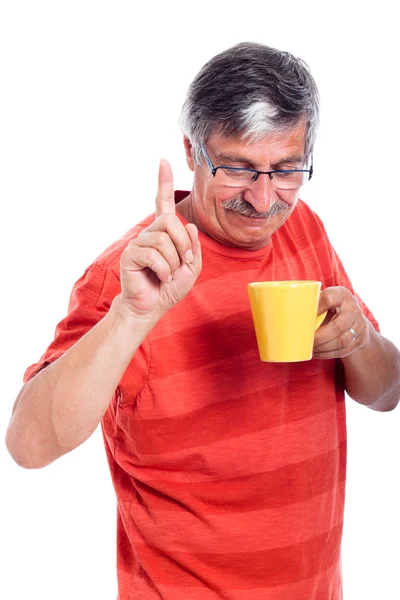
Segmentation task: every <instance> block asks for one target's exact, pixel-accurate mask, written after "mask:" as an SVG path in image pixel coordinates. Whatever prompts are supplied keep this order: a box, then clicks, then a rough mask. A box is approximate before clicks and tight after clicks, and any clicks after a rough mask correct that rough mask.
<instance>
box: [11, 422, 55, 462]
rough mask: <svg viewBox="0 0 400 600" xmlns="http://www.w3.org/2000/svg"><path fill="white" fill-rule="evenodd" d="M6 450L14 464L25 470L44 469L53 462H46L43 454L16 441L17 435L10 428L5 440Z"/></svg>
mask: <svg viewBox="0 0 400 600" xmlns="http://www.w3.org/2000/svg"><path fill="white" fill-rule="evenodd" d="M5 444H6V448H7V450H8V452H9V454H10V456H11V458H12V459H13V460H14V462H15V463H16V464H17V465H18V466H19V467H22V468H23V469H42V468H43V467H46V466H47V465H49V464H50V463H51V462H53V461H52V460H48V459H47V460H45V457H44V456H43V455H41V453H38V452H34V451H33V450H32V449H31V448H28V447H26V446H25V445H24V444H23V443H21V441H18V440H16V439H15V435H14V433H13V432H12V430H11V429H10V428H9V429H8V430H7V433H6V439H5Z"/></svg>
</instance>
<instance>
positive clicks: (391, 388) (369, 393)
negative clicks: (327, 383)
mask: <svg viewBox="0 0 400 600" xmlns="http://www.w3.org/2000/svg"><path fill="white" fill-rule="evenodd" d="M342 361H343V365H344V367H345V386H346V391H347V393H348V394H349V396H350V397H351V398H353V400H356V401H357V402H359V403H360V404H364V405H366V406H368V407H369V408H371V409H373V410H377V411H389V410H393V409H394V408H395V407H396V406H397V404H398V402H399V399H400V353H399V351H398V350H397V348H396V347H395V346H394V344H392V343H391V342H390V341H389V340H387V339H386V338H384V337H383V336H381V335H379V334H378V333H377V332H376V331H375V330H374V329H373V327H372V325H371V324H370V323H369V322H368V333H367V336H366V339H365V341H364V343H363V345H362V346H361V347H360V349H359V350H358V351H357V352H354V353H353V354H351V355H350V356H347V357H346V358H343V359H342Z"/></svg>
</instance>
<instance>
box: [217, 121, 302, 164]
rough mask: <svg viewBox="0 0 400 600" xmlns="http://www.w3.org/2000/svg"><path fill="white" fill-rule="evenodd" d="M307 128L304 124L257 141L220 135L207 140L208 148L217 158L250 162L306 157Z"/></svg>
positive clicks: (273, 133) (272, 133) (269, 134)
mask: <svg viewBox="0 0 400 600" xmlns="http://www.w3.org/2000/svg"><path fill="white" fill-rule="evenodd" d="M305 133H306V127H305V125H304V124H301V125H300V126H298V127H296V128H294V129H290V130H288V131H285V132H271V133H268V134H267V135H265V136H264V137H262V138H260V139H257V140H255V141H252V140H249V139H246V138H228V137H224V136H222V135H220V134H218V133H215V134H212V135H211V136H210V137H209V138H208V140H207V142H206V143H207V148H208V149H209V150H211V151H212V153H213V154H214V156H215V157H218V158H220V159H224V158H230V159H235V158H237V159H238V160H242V159H244V158H246V159H248V160H249V162H254V163H255V162H262V163H265V161H270V162H271V161H272V162H276V161H278V160H282V159H284V158H285V157H286V156H298V157H304V145H305Z"/></svg>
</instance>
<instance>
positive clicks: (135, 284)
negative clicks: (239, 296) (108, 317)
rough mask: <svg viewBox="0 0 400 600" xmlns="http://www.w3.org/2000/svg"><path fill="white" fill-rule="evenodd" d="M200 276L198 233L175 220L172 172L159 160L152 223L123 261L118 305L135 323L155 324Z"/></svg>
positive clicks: (125, 254)
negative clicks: (135, 319) (154, 213)
mask: <svg viewBox="0 0 400 600" xmlns="http://www.w3.org/2000/svg"><path fill="white" fill-rule="evenodd" d="M200 271H201V246H200V242H199V238H198V231H197V227H196V225H194V224H193V223H189V224H188V225H183V223H182V222H181V221H180V220H179V218H178V217H177V215H176V212H175V199H174V184H173V177H172V170H171V166H170V164H169V163H168V161H166V160H162V161H161V162H160V168H159V175H158V193H157V198H156V219H155V221H154V222H153V223H152V224H151V225H150V226H149V227H147V228H146V229H144V230H143V231H142V232H141V233H140V234H139V235H138V237H137V238H135V239H134V240H132V241H131V242H130V243H129V244H128V246H127V247H126V249H125V250H124V252H123V253H122V256H121V296H120V301H121V302H122V304H123V305H124V306H125V307H126V308H127V309H128V310H129V311H130V313H132V315H133V316H134V317H140V318H143V317H144V318H145V319H146V320H147V319H150V320H151V321H153V320H155V321H158V320H159V319H160V318H161V317H162V316H163V315H164V314H165V313H166V312H167V310H169V309H170V308H171V307H172V306H174V305H175V304H177V303H178V302H179V301H180V300H182V299H183V298H184V297H185V296H186V295H187V294H188V292H189V291H190V290H191V289H192V287H193V285H194V283H195V281H196V279H197V277H198V276H199V274H200Z"/></svg>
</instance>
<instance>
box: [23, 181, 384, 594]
mask: <svg viewBox="0 0 400 600" xmlns="http://www.w3.org/2000/svg"><path fill="white" fill-rule="evenodd" d="M186 193H187V192H186ZM184 195H185V193H184V194H182V193H180V194H179V193H177V198H176V200H177V201H179V200H180V199H181V198H182V197H184ZM180 218H181V220H182V221H183V222H184V223H186V221H185V219H183V217H180ZM153 220H154V215H151V216H149V217H148V218H147V219H145V220H144V221H143V222H142V223H140V224H139V225H137V226H136V227H134V228H133V229H132V230H130V231H129V232H128V233H127V234H126V235H125V236H124V237H123V238H122V239H121V240H119V241H118V242H116V243H115V244H113V246H111V247H110V248H109V249H108V250H106V251H105V252H104V253H103V254H102V255H101V256H100V257H99V258H98V259H97V260H96V261H95V262H94V263H93V264H92V265H91V266H90V267H89V268H88V269H87V270H86V272H85V273H84V275H83V276H82V277H81V279H80V280H79V281H78V282H77V283H76V285H75V287H74V290H73V292H72V296H71V301H70V307H69V313H68V315H67V317H66V318H65V319H64V320H63V321H61V323H60V324H59V325H58V327H57V330H56V336H55V340H54V341H53V343H52V344H51V345H50V347H49V348H48V350H47V351H46V352H45V354H44V355H43V356H42V358H41V359H40V362H39V363H37V364H36V365H33V366H31V367H30V368H29V369H28V370H27V372H26V374H25V379H28V378H29V377H31V376H32V375H33V374H34V373H36V372H37V371H38V370H39V369H40V368H42V367H43V366H44V365H46V363H50V362H52V361H54V360H56V359H57V358H58V357H59V356H61V355H62V354H63V353H64V352H65V351H66V350H67V349H68V348H70V347H71V346H72V345H73V344H74V343H75V342H76V341H77V340H78V339H79V338H80V337H81V336H82V335H83V334H85V333H86V332H87V331H88V330H89V329H90V328H91V327H92V326H93V325H94V324H95V323H97V322H98V321H99V320H100V319H101V318H102V317H103V316H104V315H105V314H106V312H107V311H108V309H109V307H110V305H111V302H112V300H113V298H114V297H115V296H116V295H117V294H118V293H119V292H120V280H119V261H120V256H121V252H122V250H123V249H124V248H125V246H126V244H127V243H128V241H129V240H130V239H132V238H134V237H135V236H137V235H138V233H139V232H140V231H141V230H142V229H143V228H144V227H146V226H148V225H149V224H150V223H151V222H152V221H153ZM199 236H200V241H201V245H202V253H203V269H202V272H201V274H200V276H199V278H198V280H197V282H196V284H195V286H194V287H193V289H192V290H191V292H190V293H189V294H188V296H187V297H186V298H185V299H184V300H183V301H181V302H180V303H179V304H178V305H176V306H175V307H174V308H173V309H171V310H170V311H169V313H168V314H167V315H166V316H165V317H164V318H163V319H162V320H161V321H160V322H159V323H158V324H157V325H156V327H155V328H154V329H153V330H152V332H151V333H150V335H149V336H148V337H147V338H146V340H145V341H144V343H143V344H142V346H141V347H140V348H139V350H138V351H137V353H136V354H135V356H134V358H133V360H132V362H131V363H130V365H129V366H128V368H127V370H126V372H125V374H124V376H123V378H122V380H121V382H120V384H119V386H118V389H117V390H116V393H115V395H114V397H113V398H112V400H111V402H110V405H109V407H108V409H107V411H106V413H105V415H104V417H103V420H102V429H103V434H104V440H105V446H106V451H107V456H108V460H109V465H110V470H111V475H112V479H113V483H114V487H115V490H116V495H117V501H118V528H117V530H118V531H117V539H118V586H119V599H120V600H153V599H160V598H163V599H164V600H220V599H222V598H225V599H229V600H339V599H340V598H341V597H342V592H341V589H342V584H341V569H340V545H341V537H342V525H343V507H344V489H345V478H346V421H345V403H344V378H343V367H342V363H341V361H339V360H336V361H335V360H311V361H308V362H302V363H282V364H274V363H263V362H261V361H260V359H259V356H258V350H257V344H256V338H255V334H254V329H253V323H252V317H251V312H250V305H249V300H248V296H247V284H248V283H249V282H252V281H263V280H279V279H281V280H285V279H314V280H320V281H321V282H322V288H325V287H328V286H335V285H343V286H345V287H347V288H348V289H350V290H351V291H352V292H353V293H354V291H353V289H352V286H351V283H350V281H349V279H348V277H347V275H346V273H345V271H344V269H343V266H342V264H341V263H340V260H339V259H338V257H337V255H336V253H335V251H334V250H333V248H332V246H331V245H330V243H329V240H328V238H327V235H326V233H325V231H324V228H323V226H322V224H321V221H320V220H319V218H318V217H317V216H316V215H315V214H314V213H313V212H312V211H311V210H310V209H309V208H308V207H307V205H306V204H304V203H303V202H302V201H299V202H298V205H297V207H296V209H295V210H294V212H293V213H292V215H291V216H290V218H289V219H288V220H287V221H286V222H285V223H284V224H283V225H282V227H281V228H280V229H279V230H278V231H277V232H276V233H275V234H274V235H273V236H272V240H271V242H270V243H269V244H268V245H267V246H266V247H265V248H263V249H262V250H258V251H255V252H250V251H246V250H241V249H238V248H230V247H227V246H223V245H221V244H219V243H218V242H216V241H215V240H213V239H211V238H209V237H208V236H206V235H204V234H202V233H201V232H200V234H199ZM358 300H359V303H360V306H361V307H362V309H363V312H364V314H365V315H366V317H367V318H368V319H370V320H371V322H372V323H373V325H374V327H375V328H376V329H378V325H377V323H376V321H375V319H374V318H373V316H372V315H371V313H370V312H369V310H368V309H367V307H366V306H365V305H364V304H363V303H362V302H361V300H360V299H358Z"/></svg>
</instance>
